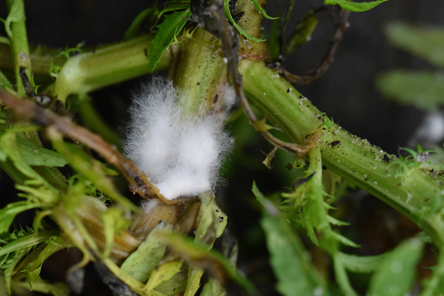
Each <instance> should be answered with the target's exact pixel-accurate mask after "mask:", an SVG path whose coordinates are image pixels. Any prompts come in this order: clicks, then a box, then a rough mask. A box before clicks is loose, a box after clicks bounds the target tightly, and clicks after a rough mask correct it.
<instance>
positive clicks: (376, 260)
mask: <svg viewBox="0 0 444 296" xmlns="http://www.w3.org/2000/svg"><path fill="white" fill-rule="evenodd" d="M389 254H390V253H384V254H382V255H377V256H364V257H363V256H356V255H349V254H345V253H342V252H340V253H339V256H338V258H339V260H341V261H342V264H343V265H344V267H345V268H346V269H347V270H349V271H351V272H355V273H369V272H373V271H375V270H378V268H379V266H381V263H382V262H383V260H384V259H385V258H386V257H387V256H388V255H389Z"/></svg>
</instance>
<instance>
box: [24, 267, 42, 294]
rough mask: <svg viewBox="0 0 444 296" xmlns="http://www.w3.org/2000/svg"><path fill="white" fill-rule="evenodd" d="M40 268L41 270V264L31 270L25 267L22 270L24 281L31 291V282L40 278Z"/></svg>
mask: <svg viewBox="0 0 444 296" xmlns="http://www.w3.org/2000/svg"><path fill="white" fill-rule="evenodd" d="M41 270H42V265H40V266H39V267H38V268H36V269H34V270H32V271H27V270H26V269H25V270H24V273H25V278H26V282H27V283H28V285H29V288H30V290H31V291H32V285H33V283H34V282H37V281H40V280H41V278H40V271H41Z"/></svg>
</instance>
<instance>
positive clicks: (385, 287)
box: [367, 238, 424, 296]
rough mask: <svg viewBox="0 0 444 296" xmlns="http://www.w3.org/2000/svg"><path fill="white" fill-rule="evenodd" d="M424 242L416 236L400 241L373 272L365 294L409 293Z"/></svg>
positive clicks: (399, 294)
mask: <svg viewBox="0 0 444 296" xmlns="http://www.w3.org/2000/svg"><path fill="white" fill-rule="evenodd" d="M423 246H424V244H423V243H422V242H421V240H419V239H418V238H413V239H409V240H407V241H405V242H403V243H401V244H400V245H399V246H398V247H396V249H395V250H393V251H392V252H391V254H389V255H387V256H386V257H385V258H384V260H383V262H382V263H381V266H380V268H379V269H378V270H377V271H376V272H375V274H374V275H373V277H372V279H371V281H370V286H369V290H368V292H367V296H377V295H390V296H404V295H406V294H408V293H409V291H410V289H411V287H412V285H413V282H414V280H415V274H416V264H417V263H418V260H419V259H420V258H421V254H422V249H423Z"/></svg>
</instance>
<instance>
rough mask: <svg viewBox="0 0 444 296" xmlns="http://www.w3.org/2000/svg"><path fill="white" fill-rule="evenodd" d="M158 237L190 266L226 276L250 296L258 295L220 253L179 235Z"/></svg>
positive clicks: (251, 285)
mask: <svg viewBox="0 0 444 296" xmlns="http://www.w3.org/2000/svg"><path fill="white" fill-rule="evenodd" d="M158 236H159V238H160V240H161V241H163V242H165V243H166V244H167V246H168V247H169V248H170V249H171V251H172V252H174V253H175V254H176V255H179V256H180V257H181V258H182V259H183V260H184V261H185V262H187V263H188V264H190V265H192V266H195V267H197V268H205V269H206V270H208V271H209V272H210V274H212V275H214V276H216V275H223V274H226V275H227V276H229V277H230V278H231V279H232V280H233V281H235V282H236V283H237V284H239V285H240V286H242V287H244V288H245V289H246V290H247V291H248V292H249V293H250V294H252V295H257V291H256V288H255V287H254V286H253V284H252V283H251V282H250V281H249V280H248V279H246V278H245V277H243V276H242V275H241V274H240V273H239V272H238V271H237V270H236V269H234V268H233V267H232V266H231V263H230V261H229V260H228V259H227V258H225V257H224V256H223V255H222V254H220V253H219V252H217V251H215V250H208V246H206V245H204V244H202V243H198V242H195V241H193V240H191V239H190V238H188V237H186V236H184V235H182V234H179V233H174V232H173V233H172V234H170V235H165V234H164V233H159V234H158Z"/></svg>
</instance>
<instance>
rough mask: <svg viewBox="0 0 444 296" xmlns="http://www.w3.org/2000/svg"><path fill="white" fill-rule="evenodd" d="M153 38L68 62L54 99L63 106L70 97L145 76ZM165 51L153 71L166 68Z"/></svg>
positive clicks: (109, 48) (120, 45) (133, 40)
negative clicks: (62, 103) (56, 98)
mask: <svg viewBox="0 0 444 296" xmlns="http://www.w3.org/2000/svg"><path fill="white" fill-rule="evenodd" d="M153 36H154V35H152V34H149V35H145V36H141V37H138V38H135V39H132V40H129V41H125V42H121V43H118V44H113V45H109V46H105V47H102V48H100V49H97V50H93V51H91V52H86V53H82V54H79V55H77V56H74V57H72V58H70V59H69V60H68V61H67V62H66V63H65V65H64V66H63V68H62V70H61V71H60V73H59V74H58V76H57V80H56V84H55V90H54V95H55V96H57V97H58V99H59V100H61V101H62V102H65V101H66V98H67V97H68V95H70V94H85V93H88V92H90V91H93V90H96V89H99V88H102V87H105V86H108V85H111V84H115V83H119V82H122V81H124V80H128V79H131V78H135V77H137V76H141V75H144V74H148V73H149V72H148V67H147V66H148V58H147V57H148V55H149V52H150V49H151V40H152V39H153ZM170 57H171V55H170V51H169V50H166V51H165V53H164V54H163V56H162V58H161V59H160V61H159V63H158V64H157V66H156V69H155V70H161V69H165V68H167V67H168V65H169V63H170V60H171V58H170Z"/></svg>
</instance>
